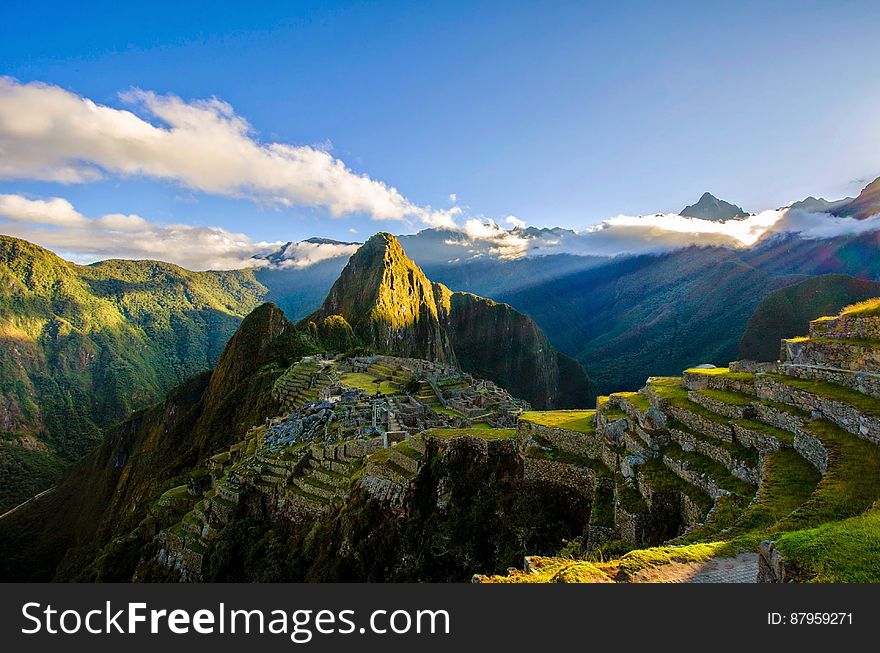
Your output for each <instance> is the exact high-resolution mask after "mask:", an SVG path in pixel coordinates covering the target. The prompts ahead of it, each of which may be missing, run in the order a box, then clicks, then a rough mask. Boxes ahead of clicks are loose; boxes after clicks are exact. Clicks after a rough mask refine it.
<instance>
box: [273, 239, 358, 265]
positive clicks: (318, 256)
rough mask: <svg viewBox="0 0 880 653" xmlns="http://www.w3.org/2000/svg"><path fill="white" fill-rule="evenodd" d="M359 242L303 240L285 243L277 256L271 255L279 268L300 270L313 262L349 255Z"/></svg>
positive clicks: (354, 250)
mask: <svg viewBox="0 0 880 653" xmlns="http://www.w3.org/2000/svg"><path fill="white" fill-rule="evenodd" d="M360 246H361V244H360V243H334V242H310V241H308V240H303V241H300V242H297V243H287V244H286V245H285V246H284V248H283V249H281V250H280V251H279V253H278V255H277V256H274V257H273V261H274V265H275V266H276V267H279V268H294V269H297V270H301V269H302V268H307V267H309V266H311V265H314V264H315V263H320V262H321V261H327V260H329V259H332V258H338V257H340V256H346V257H348V256H351V255H352V254H354V253H355V252H356V251H357V249H358V247H360Z"/></svg>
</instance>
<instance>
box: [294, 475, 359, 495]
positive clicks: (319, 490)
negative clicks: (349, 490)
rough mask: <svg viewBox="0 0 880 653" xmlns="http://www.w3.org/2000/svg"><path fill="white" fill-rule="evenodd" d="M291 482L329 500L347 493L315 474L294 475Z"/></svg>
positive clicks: (309, 492) (304, 490) (303, 489)
mask: <svg viewBox="0 0 880 653" xmlns="http://www.w3.org/2000/svg"><path fill="white" fill-rule="evenodd" d="M290 482H291V483H292V484H293V485H294V486H296V487H297V488H299V489H300V490H302V491H303V492H305V493H307V494H311V495H314V496H318V497H322V498H324V499H326V500H328V501H332V500H333V499H337V498H339V497H340V496H344V495H345V493H344V492H341V491H340V489H339V488H338V487H335V486H333V485H330V484H328V483H323V482H322V481H319V480H318V479H316V478H314V477H313V476H307V475H304V476H294V477H292V478H291V479H290Z"/></svg>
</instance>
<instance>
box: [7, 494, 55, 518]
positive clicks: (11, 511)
mask: <svg viewBox="0 0 880 653" xmlns="http://www.w3.org/2000/svg"><path fill="white" fill-rule="evenodd" d="M54 489H55V488H54V487H50V488H49V489H48V490H43V491H42V492H40V493H39V494H35V495H34V496H32V497H31V498H30V499H28V500H27V501H23V502H21V503H20V504H18V505H17V506H15V508H12V509H11V510H7V511H6V512H4V513H3V514H2V515H0V519H5V518H6V517H9V515H11V514H12V513H14V512H15V511H16V510H18V509H19V508H24V507H25V506H26V505H27V504H29V503H30V502H31V501H36V500H37V499H39V498H40V497H41V496H43V495H44V494H49V492H51V491H52V490H54Z"/></svg>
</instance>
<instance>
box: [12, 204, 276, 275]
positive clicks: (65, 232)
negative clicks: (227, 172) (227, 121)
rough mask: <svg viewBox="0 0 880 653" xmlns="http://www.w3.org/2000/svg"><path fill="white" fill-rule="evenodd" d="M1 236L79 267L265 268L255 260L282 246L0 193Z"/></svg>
mask: <svg viewBox="0 0 880 653" xmlns="http://www.w3.org/2000/svg"><path fill="white" fill-rule="evenodd" d="M0 232H2V233H4V234H7V235H10V236H16V237H18V238H23V239H25V240H29V241H31V242H35V243H38V244H40V245H42V246H44V247H48V248H49V249H51V250H53V251H55V252H57V253H58V254H61V255H62V256H65V257H67V258H70V259H72V260H74V261H76V262H79V263H91V262H94V261H98V260H103V259H108V258H127V259H156V260H160V261H167V262H169V263H176V264H178V265H181V266H183V267H185V268H189V269H191V270H209V269H210V270H231V269H238V268H245V267H255V266H261V265H266V264H267V261H265V260H257V259H254V258H253V257H254V256H265V255H267V254H269V253H271V252H273V251H275V250H277V249H278V248H279V247H280V246H281V245H282V243H280V242H277V243H267V242H254V241H253V240H251V239H250V238H249V237H248V236H247V235H245V234H241V233H233V232H230V231H227V230H225V229H221V228H220V227H193V226H191V225H185V224H168V225H161V224H156V223H153V222H150V221H148V220H145V219H144V218H142V217H140V216H138V215H122V214H115V213H111V214H107V215H102V216H99V217H94V218H89V217H86V216H85V215H82V214H81V213H80V212H79V211H77V210H76V209H75V208H74V207H73V205H72V204H71V203H70V202H68V201H67V200H65V199H62V198H59V197H54V198H51V199H48V200H40V199H30V198H27V197H23V196H21V195H0Z"/></svg>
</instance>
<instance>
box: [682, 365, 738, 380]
mask: <svg viewBox="0 0 880 653" xmlns="http://www.w3.org/2000/svg"><path fill="white" fill-rule="evenodd" d="M685 372H687V373H688V374H704V375H706V376H723V377H726V378H728V379H734V380H736V381H752V380H754V378H755V375H754V374H752V373H751V372H731V371H730V368H728V367H711V368H708V369H702V368H699V367H689V368H688V369H686V370H685Z"/></svg>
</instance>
